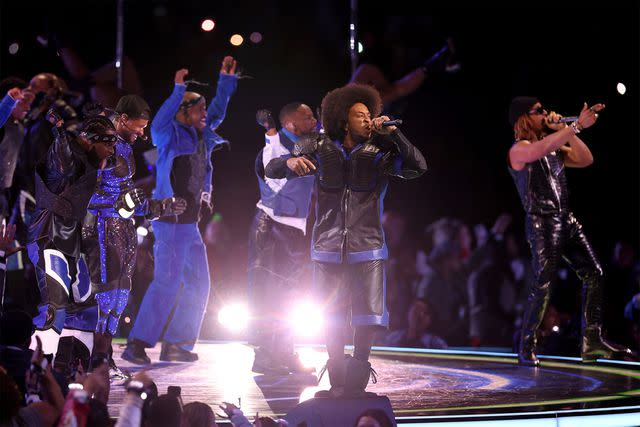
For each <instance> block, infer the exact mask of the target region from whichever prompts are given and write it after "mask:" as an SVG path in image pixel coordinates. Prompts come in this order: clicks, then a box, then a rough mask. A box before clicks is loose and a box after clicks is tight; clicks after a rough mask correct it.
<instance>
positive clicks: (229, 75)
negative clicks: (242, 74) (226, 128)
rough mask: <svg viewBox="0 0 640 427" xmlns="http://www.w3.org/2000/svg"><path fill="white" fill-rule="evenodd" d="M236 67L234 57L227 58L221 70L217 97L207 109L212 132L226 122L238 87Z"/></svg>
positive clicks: (208, 124)
mask: <svg viewBox="0 0 640 427" xmlns="http://www.w3.org/2000/svg"><path fill="white" fill-rule="evenodd" d="M236 66H237V62H236V60H235V59H233V57H231V56H225V58H224V60H223V61H222V67H221V68H220V77H219V78H218V88H217V89H216V96H215V98H213V101H211V104H209V108H208V109H207V126H208V127H209V129H211V130H214V129H216V128H217V127H218V126H220V124H221V123H222V121H223V120H224V116H225V114H226V113H227V106H228V105H229V100H230V99H231V95H233V93H234V92H235V91H236V88H237V87H238V75H237V74H236Z"/></svg>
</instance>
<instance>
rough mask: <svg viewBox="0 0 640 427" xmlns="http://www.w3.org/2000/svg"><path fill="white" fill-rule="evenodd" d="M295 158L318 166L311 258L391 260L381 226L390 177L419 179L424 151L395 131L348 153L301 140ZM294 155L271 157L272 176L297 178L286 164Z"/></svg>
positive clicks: (335, 144)
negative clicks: (302, 158) (300, 158)
mask: <svg viewBox="0 0 640 427" xmlns="http://www.w3.org/2000/svg"><path fill="white" fill-rule="evenodd" d="M293 155H294V156H305V157H307V158H308V159H309V160H311V161H312V162H314V164H315V165H316V168H317V169H316V172H315V173H316V191H317V195H318V196H317V201H316V222H315V224H314V226H313V236H312V245H311V258H312V259H313V260H314V261H320V262H330V263H343V262H347V263H357V262H365V261H371V260H377V259H387V256H388V252H387V245H386V243H385V238H384V231H383V229H382V224H381V216H382V210H383V200H384V196H385V193H386V190H387V185H388V176H389V175H392V176H397V177H400V178H404V179H412V178H417V177H419V176H420V175H422V174H423V173H424V172H425V171H426V170H427V164H426V161H425V159H424V157H423V156H422V153H420V151H419V150H418V149H417V148H416V147H414V146H413V145H412V144H411V143H410V142H409V141H408V140H407V139H406V138H405V136H404V135H403V134H402V132H400V130H398V129H396V130H395V131H393V132H392V133H391V134H390V135H376V136H375V137H374V138H372V139H371V140H369V141H367V142H365V143H363V144H358V145H357V146H355V147H354V148H353V149H352V150H351V151H350V152H346V151H345V149H344V147H343V146H342V143H341V142H340V141H331V140H330V139H328V138H326V137H322V136H321V137H317V138H313V139H301V140H299V141H298V142H297V143H296V147H295V149H294V152H293ZM290 157H291V156H282V157H279V158H277V159H273V160H272V161H271V162H269V164H268V165H267V167H266V169H265V174H266V176H267V177H269V178H284V177H287V178H295V177H296V175H295V174H293V172H291V171H290V170H289V169H288V168H287V165H286V161H287V159H288V158H290Z"/></svg>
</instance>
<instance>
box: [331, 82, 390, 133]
mask: <svg viewBox="0 0 640 427" xmlns="http://www.w3.org/2000/svg"><path fill="white" fill-rule="evenodd" d="M357 103H362V104H364V105H366V106H367V108H368V109H369V112H370V113H371V116H372V117H377V116H378V115H380V111H382V99H381V98H380V94H379V93H378V91H377V90H375V89H374V88H373V87H372V86H367V85H361V84H355V83H352V84H348V85H346V86H343V87H340V88H337V89H334V90H332V91H331V92H329V93H327V94H326V95H325V97H324V98H323V99H322V125H323V126H324V130H325V132H326V134H327V135H328V136H329V138H331V139H333V140H339V141H342V140H343V139H344V136H345V134H346V131H345V127H346V125H347V121H348V119H349V109H350V108H351V107H352V106H353V105H354V104H357Z"/></svg>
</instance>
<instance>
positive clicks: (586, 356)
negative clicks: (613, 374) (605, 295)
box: [582, 269, 637, 362]
mask: <svg viewBox="0 0 640 427" xmlns="http://www.w3.org/2000/svg"><path fill="white" fill-rule="evenodd" d="M601 278H602V272H601V271H600V270H599V269H598V270H596V271H595V272H592V273H591V274H586V275H585V278H584V284H583V286H582V361H583V362H593V361H595V360H596V359H597V358H602V359H611V358H620V359H624V358H628V359H632V360H633V359H636V358H637V355H636V354H635V353H634V352H633V351H631V349H629V348H626V347H624V346H620V345H618V344H614V343H611V342H608V341H607V340H605V339H604V338H603V337H602V326H601V325H602V281H601Z"/></svg>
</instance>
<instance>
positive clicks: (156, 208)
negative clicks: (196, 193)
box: [147, 197, 187, 221]
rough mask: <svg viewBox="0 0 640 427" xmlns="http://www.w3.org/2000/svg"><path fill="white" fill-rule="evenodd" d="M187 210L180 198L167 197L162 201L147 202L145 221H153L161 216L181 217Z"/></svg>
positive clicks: (185, 203) (184, 202) (184, 201)
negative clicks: (147, 208)
mask: <svg viewBox="0 0 640 427" xmlns="http://www.w3.org/2000/svg"><path fill="white" fill-rule="evenodd" d="M185 210H187V201H186V200H185V199H183V198H182V197H167V198H165V199H162V200H153V199H150V200H149V213H148V214H147V219H149V220H151V221H153V220H156V219H158V218H160V217H163V216H174V215H182V214H183V213H184V211H185Z"/></svg>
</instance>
